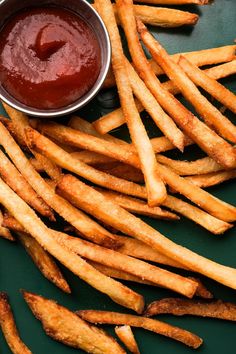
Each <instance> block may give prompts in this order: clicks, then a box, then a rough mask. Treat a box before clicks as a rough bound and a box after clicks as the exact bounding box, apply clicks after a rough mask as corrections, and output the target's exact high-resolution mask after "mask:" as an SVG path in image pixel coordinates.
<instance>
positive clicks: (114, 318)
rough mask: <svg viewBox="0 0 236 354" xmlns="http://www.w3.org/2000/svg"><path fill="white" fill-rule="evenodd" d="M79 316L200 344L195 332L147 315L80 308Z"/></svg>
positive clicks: (192, 343) (200, 341) (92, 320)
mask: <svg viewBox="0 0 236 354" xmlns="http://www.w3.org/2000/svg"><path fill="white" fill-rule="evenodd" d="M77 314H78V316H79V317H81V318H82V319H84V320H85V321H88V322H91V323H100V324H113V325H129V326H131V327H141V328H144V329H146V330H148V331H152V332H155V333H157V334H161V335H163V336H166V337H169V338H172V339H175V340H177V341H180V342H182V343H184V344H186V345H188V346H189V347H193V348H195V349H196V348H198V347H199V346H200V345H201V344H202V339H201V338H199V337H198V336H196V335H195V334H193V333H191V332H188V331H186V330H184V329H181V328H178V327H174V326H172V325H169V324H167V323H165V322H161V321H157V320H153V319H151V318H147V317H141V316H134V315H129V314H125V313H119V312H109V311H96V310H82V311H77Z"/></svg>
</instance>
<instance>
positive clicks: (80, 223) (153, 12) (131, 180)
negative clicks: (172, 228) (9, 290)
mask: <svg viewBox="0 0 236 354" xmlns="http://www.w3.org/2000/svg"><path fill="white" fill-rule="evenodd" d="M140 2H141V1H140ZM145 3H149V4H167V5H170V4H190V3H191V4H199V5H203V4H207V3H208V1H206V0H205V1H204V0H160V1H159V0H150V1H147V0H145ZM94 7H95V8H96V10H97V11H98V12H99V14H100V15H101V17H102V19H103V21H104V23H105V25H106V27H107V30H108V32H109V35H110V40H111V45H112V71H111V73H110V74H109V76H108V78H107V80H106V82H105V85H104V86H105V87H106V88H107V87H112V86H115V85H116V86H117V89H118V93H119V97H120V103H121V108H119V109H116V110H114V111H113V112H111V113H109V114H107V115H105V116H103V117H101V118H100V119H98V120H97V121H95V122H93V123H92V124H91V123H89V122H88V121H86V120H84V119H82V118H80V117H77V116H74V117H72V118H71V119H70V121H69V123H68V125H62V124H60V123H56V122H48V121H45V120H39V119H30V118H28V117H27V116H25V115H24V114H22V113H21V112H18V111H16V110H15V109H13V108H11V107H9V106H8V105H7V104H6V103H4V102H3V106H4V108H5V110H6V112H7V113H8V116H9V118H10V119H9V118H6V117H0V145H1V147H2V148H3V151H4V152H2V151H0V204H1V206H2V211H1V212H0V221H1V225H0V236H2V237H3V238H6V239H8V240H10V241H14V240H15V237H16V238H17V240H19V241H20V243H21V244H22V245H23V246H24V248H25V249H26V251H27V252H28V254H29V255H30V256H31V258H32V260H33V261H34V263H35V264H36V266H37V267H38V268H39V270H40V271H41V273H42V274H43V275H44V276H45V277H46V278H47V279H48V280H49V281H51V282H52V283H53V284H55V285H56V286H57V287H58V288H60V289H61V290H62V291H64V292H66V293H70V292H71V290H70V286H69V284H68V283H67V281H66V279H65V278H64V276H63V274H62V273H61V271H60V269H59V268H58V266H57V264H56V262H55V261H54V259H53V258H52V257H54V258H55V259H56V260H58V261H59V262H60V263H62V264H63V265H64V266H65V267H67V268H68V269H69V270H70V271H71V272H73V273H74V274H75V275H77V276H78V277H79V278H80V279H82V280H84V281H85V282H87V283H88V284H90V285H91V286H92V287H94V288H95V289H97V290H99V291H100V292H102V293H104V294H105V295H107V296H109V297H110V298H111V299H112V300H113V301H114V302H116V303H118V304H120V305H122V306H124V307H125V308H128V309H131V310H133V311H135V312H136V313H137V315H130V314H125V313H113V312H109V311H95V310H83V311H78V312H76V313H72V312H71V311H69V310H68V309H66V308H64V307H63V306H60V305H58V304H56V303H55V302H54V301H52V300H49V299H45V298H43V297H42V296H39V295H36V294H32V293H29V292H27V291H23V297H24V299H25V301H26V302H27V304H28V305H29V307H30V309H31V310H32V312H33V314H34V315H35V316H36V317H37V318H38V319H39V320H40V321H41V322H42V324H43V327H44V329H45V331H46V333H47V334H48V335H49V336H51V337H52V338H54V339H56V340H59V341H61V342H62V343H64V344H66V345H69V346H72V347H75V348H81V349H83V350H85V351H87V352H89V353H94V354H100V353H107V354H110V353H113V354H116V353H125V350H124V349H123V348H122V347H121V346H120V345H119V344H118V342H116V340H114V339H113V338H112V337H110V336H109V335H108V334H107V333H106V332H105V331H103V330H102V329H100V328H97V327H96V326H95V325H93V326H92V325H90V324H88V323H87V322H90V323H93V324H98V323H99V324H111V325H115V326H117V327H116V328H115V332H116V334H117V336H118V338H119V339H120V340H121V341H122V342H123V343H124V345H125V346H126V347H127V348H128V350H129V351H130V352H131V353H136V354H138V353H140V351H139V349H138V346H137V343H136V341H135V338H134V335H133V333H132V329H131V327H141V328H144V329H147V330H149V331H152V332H155V333H158V334H161V335H164V336H167V337H170V338H172V339H175V340H177V341H180V342H182V343H184V344H185V345H187V346H190V347H192V348H198V347H199V346H200V345H201V344H202V339H201V338H200V337H198V336H197V335H195V334H193V333H191V332H189V331H187V330H184V329H181V328H177V327H174V326H172V325H169V324H168V323H165V322H161V321H159V320H154V319H151V318H149V317H151V316H155V315H159V314H165V313H168V314H173V315H177V316H182V315H196V316H203V317H214V318H220V319H224V320H230V321H235V320H236V305H235V304H231V303H226V302H223V301H221V300H214V299H212V298H213V295H212V294H211V292H210V291H209V290H208V289H206V288H205V286H204V285H203V284H202V282H201V281H200V280H199V279H198V278H195V277H186V276H181V275H179V274H178V273H177V271H178V269H184V270H186V271H191V272H196V273H199V274H202V275H204V276H207V277H209V278H211V279H213V280H215V281H217V282H218V283H220V284H223V285H225V286H228V287H230V288H232V289H235V290H236V269H233V268H230V267H227V266H224V265H221V264H218V263H216V262H214V261H212V260H209V259H207V258H205V257H202V256H200V255H198V254H196V253H194V252H193V251H190V250H188V249H186V248H184V247H182V246H180V245H177V244H175V243H174V242H172V241H171V240H170V239H169V238H168V237H166V236H164V235H162V234H161V233H160V232H158V231H157V230H155V229H153V228H152V227H151V226H149V225H148V224H147V223H145V222H144V221H143V220H142V219H140V218H138V217H137V216H135V215H146V216H149V217H151V218H156V219H165V220H169V221H170V222H171V221H173V220H175V221H176V220H179V219H180V217H181V216H184V217H186V218H189V219H190V220H192V221H193V222H195V223H197V224H199V225H200V226H201V227H203V228H205V229H206V230H208V231H209V232H210V233H213V234H215V235H220V234H223V233H224V232H226V231H227V230H229V229H230V228H232V227H233V223H234V222H235V221H236V207H235V206H233V205H230V204H228V203H226V202H224V201H222V200H220V199H218V198H216V197H214V196H213V195H211V194H210V193H209V192H207V191H206V190H205V189H204V188H206V187H210V186H214V185H216V184H219V183H222V182H224V181H227V180H229V179H233V178H235V177H236V150H235V147H234V144H235V143H236V126H235V125H234V124H233V123H232V122H231V121H230V120H229V119H228V118H227V117H226V115H225V110H227V109H228V110H231V111H232V112H233V113H236V96H235V95H234V94H233V93H232V92H230V91H229V90H228V89H226V88H225V87H224V86H223V85H221V84H220V83H219V82H218V81H217V80H219V79H221V78H224V77H227V76H229V75H232V74H235V73H236V60H235V48H236V46H235V45H227V46H224V47H220V48H212V49H207V50H202V51H196V52H189V53H179V54H175V55H169V54H168V53H167V51H166V50H165V48H164V47H163V46H162V45H161V44H160V43H159V42H158V40H157V39H155V38H154V37H153V36H152V35H151V33H150V32H149V31H148V30H147V28H146V27H145V25H144V23H146V24H151V25H158V26H167V27H174V26H180V25H184V24H195V23H196V21H197V19H198V17H197V15H195V14H190V13H186V12H183V11H179V10H174V9H169V8H168V9H165V8H159V7H154V8H152V7H150V6H144V5H133V3H132V0H116V4H111V2H110V0H96V1H95V3H94ZM118 25H121V26H122V27H123V30H124V32H125V35H126V39H127V42H128V47H129V52H130V55H131V58H132V62H129V61H128V59H127V58H126V57H125V55H124V52H123V47H122V43H121V39H120V35H119V30H118ZM140 40H141V41H142V42H143V44H144V45H145V46H146V48H147V49H148V50H149V52H150V54H151V56H152V59H151V60H149V59H147V58H146V56H145V54H144V51H143V48H142V46H141V44H140ZM206 65H207V66H208V69H206V70H203V69H201V67H204V66H206ZM209 66H212V67H210V68H209ZM164 74H165V75H166V76H167V78H168V80H166V81H164V82H163V81H162V82H161V81H159V79H158V76H160V75H164ZM198 87H200V88H202V89H203V90H204V91H206V92H207V93H209V94H210V95H211V97H212V98H214V100H217V101H218V102H220V103H221V105H222V106H223V109H220V110H218V109H217V108H216V106H215V105H213V103H212V101H210V100H208V99H207V98H206V96H205V95H203V94H202V93H201V92H200V90H199V89H198ZM177 94H182V95H183V96H184V97H185V99H186V100H187V101H188V102H189V103H190V104H191V105H192V106H193V107H194V109H195V111H196V112H197V114H198V116H196V115H194V114H193V113H191V112H190V111H189V110H188V109H187V108H186V107H185V106H184V105H183V104H182V103H181V102H180V101H179V100H178V99H177V98H176V97H175V96H176V95H177ZM144 110H145V111H146V112H147V113H148V114H149V116H150V119H153V121H154V122H155V124H156V125H157V127H158V128H159V130H160V131H161V132H162V133H163V136H162V137H156V138H152V139H150V138H149V137H148V134H147V132H146V130H145V127H144V125H143V122H142V120H141V118H140V112H142V111H144ZM123 124H127V126H128V129H129V133H130V137H131V141H132V142H131V143H128V142H126V141H124V140H121V139H118V138H115V137H114V136H113V135H111V134H109V133H110V131H111V130H113V129H116V128H118V127H120V126H121V125H123ZM193 144H196V145H198V146H199V147H200V148H201V149H202V151H203V152H205V153H206V156H205V157H203V158H201V159H198V160H194V161H184V160H181V161H180V160H174V159H171V158H168V157H166V156H165V155H163V153H164V152H166V151H170V150H174V149H178V150H180V151H181V152H182V153H183V151H184V148H185V147H187V146H189V145H193ZM81 178H82V179H83V180H81ZM87 182H88V183H87ZM91 184H92V186H91ZM177 193H178V194H180V195H182V196H184V197H185V200H182V199H181V198H180V197H179V195H177ZM186 199H187V200H189V201H190V203H189V202H187V201H186ZM58 215H59V216H60V217H61V218H62V219H63V220H64V230H62V231H60V232H59V231H57V230H56V229H57V227H56V222H57V216H58ZM47 220H48V221H49V222H47ZM45 222H46V223H45ZM48 225H50V227H49V226H48ZM12 232H13V233H12ZM68 233H69V234H68ZM149 262H152V263H156V265H153V264H150V263H149ZM163 266H169V267H174V270H173V271H172V270H166V269H165V268H163ZM168 269H169V268H168ZM119 280H128V281H131V282H137V283H141V284H146V285H150V286H156V287H164V288H166V289H169V290H171V291H174V292H176V293H178V294H179V295H182V296H184V297H185V298H166V299H162V300H159V301H155V302H153V303H151V304H149V305H148V306H147V307H145V299H144V298H143V296H142V295H140V294H139V293H137V292H135V291H134V290H132V289H130V288H129V287H128V286H126V285H124V284H123V283H121V282H120V281H119ZM195 296H197V297H200V299H195ZM0 327H1V328H2V331H3V333H4V335H5V337H6V341H7V343H8V345H9V347H10V349H11V350H12V352H13V353H17V354H24V353H26V354H27V353H31V351H30V350H29V349H28V348H27V347H26V346H25V344H24V343H23V342H22V341H21V339H20V337H19V334H18V331H17V328H16V324H15V322H14V318H13V314H12V311H11V308H10V304H9V302H8V297H7V295H6V294H5V293H0Z"/></svg>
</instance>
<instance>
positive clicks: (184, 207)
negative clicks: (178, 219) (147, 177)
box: [98, 189, 233, 234]
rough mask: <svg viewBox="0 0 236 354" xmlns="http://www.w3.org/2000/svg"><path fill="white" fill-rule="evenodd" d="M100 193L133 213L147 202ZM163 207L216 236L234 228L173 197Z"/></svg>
mask: <svg viewBox="0 0 236 354" xmlns="http://www.w3.org/2000/svg"><path fill="white" fill-rule="evenodd" d="M98 191H99V192H100V193H102V194H103V195H104V196H105V197H106V198H108V199H110V200H111V201H113V202H115V203H117V204H118V205H119V206H121V207H122V208H124V209H126V210H128V211H129V212H131V213H133V212H134V211H136V210H137V209H139V210H140V209H143V206H145V202H143V201H142V200H140V199H134V198H131V197H129V196H125V195H122V194H118V193H115V192H111V191H107V190H101V189H98ZM162 205H163V206H165V207H167V208H169V209H171V210H173V211H175V212H177V213H179V214H181V215H184V216H185V217H187V218H189V219H190V220H193V221H194V222H196V223H197V224H199V225H201V226H202V227H204V228H205V229H207V230H208V231H210V232H212V233H214V234H222V233H224V232H225V231H227V230H228V229H230V228H231V227H232V226H233V225H231V224H229V223H227V222H224V221H222V220H220V219H217V218H215V217H214V216H212V215H210V214H208V213H206V212H204V211H203V210H201V209H199V208H197V207H196V206H193V205H191V204H189V203H186V202H184V201H183V200H181V199H177V198H175V197H173V196H171V195H168V196H167V198H166V200H165V201H164V202H163V203H162ZM151 209H154V208H151ZM150 216H152V215H150Z"/></svg>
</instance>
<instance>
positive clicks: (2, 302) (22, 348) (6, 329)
mask: <svg viewBox="0 0 236 354" xmlns="http://www.w3.org/2000/svg"><path fill="white" fill-rule="evenodd" d="M0 327H1V329H2V332H3V334H4V336H5V339H6V342H7V344H8V346H9V348H10V349H11V351H12V353H13V354H32V352H31V351H30V350H29V349H28V348H27V346H26V345H25V344H24V343H23V342H22V340H21V339H20V336H19V333H18V330H17V328H16V324H15V320H14V317H13V313H12V310H11V307H10V304H9V302H8V296H7V294H6V293H3V292H1V293H0Z"/></svg>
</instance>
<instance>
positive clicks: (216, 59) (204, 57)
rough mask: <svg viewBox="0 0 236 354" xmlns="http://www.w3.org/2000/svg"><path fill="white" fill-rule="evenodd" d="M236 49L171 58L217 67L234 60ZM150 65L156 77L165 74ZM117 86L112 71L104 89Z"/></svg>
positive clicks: (176, 55)
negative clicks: (185, 58) (182, 58)
mask: <svg viewBox="0 0 236 354" xmlns="http://www.w3.org/2000/svg"><path fill="white" fill-rule="evenodd" d="M235 48H236V46H235V45H226V46H223V47H218V48H210V49H203V50H198V51H195V52H186V53H177V54H173V55H171V58H172V59H173V60H174V61H175V62H178V60H179V57H180V55H181V54H182V55H184V56H185V57H187V58H188V59H189V60H190V61H191V62H192V63H193V64H195V65H197V66H204V65H215V64H220V63H225V62H228V61H231V60H233V59H234V56H235ZM149 63H150V65H151V68H152V70H153V71H154V73H155V75H162V74H164V72H163V70H162V68H161V67H160V66H159V65H158V64H157V63H156V62H155V60H153V59H150V60H149ZM212 69H213V68H212ZM229 71H230V70H229ZM115 84H116V82H115V78H114V75H113V72H112V71H111V70H110V71H109V75H108V76H107V78H106V80H105V83H104V87H106V88H108V87H112V86H115ZM110 130H111V129H110Z"/></svg>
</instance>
